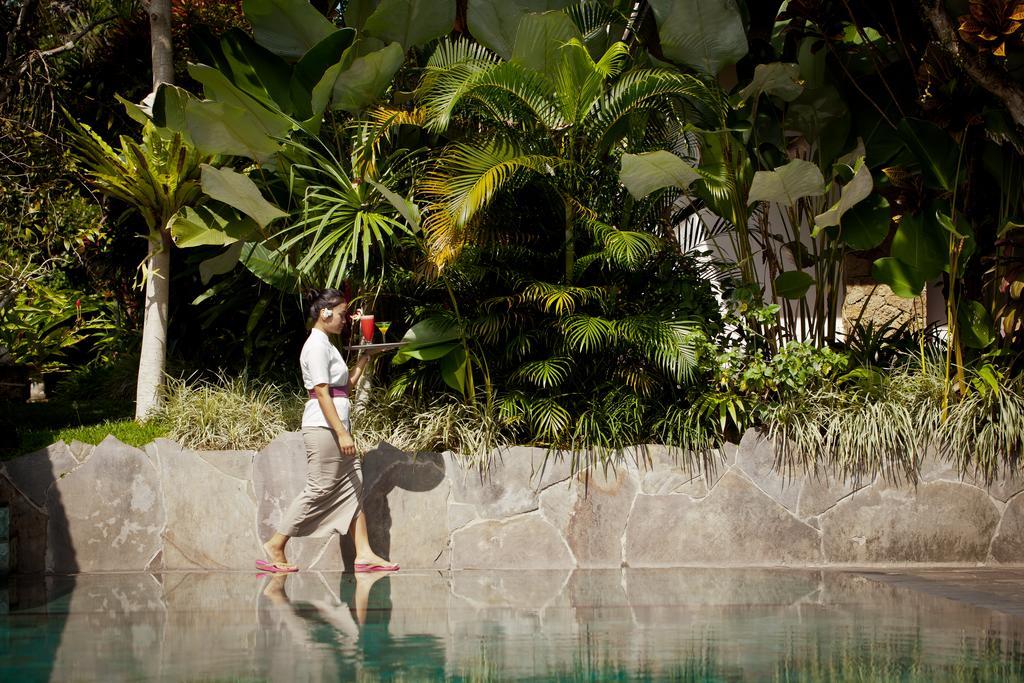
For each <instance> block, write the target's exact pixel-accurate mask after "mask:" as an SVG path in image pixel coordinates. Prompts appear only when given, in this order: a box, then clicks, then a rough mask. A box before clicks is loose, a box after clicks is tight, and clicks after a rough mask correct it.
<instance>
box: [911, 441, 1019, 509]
mask: <svg viewBox="0 0 1024 683" xmlns="http://www.w3.org/2000/svg"><path fill="white" fill-rule="evenodd" d="M921 480H922V481H955V482H963V483H966V484H971V485H972V486H977V487H978V488H980V489H984V490H985V491H986V492H987V493H988V494H989V495H990V496H992V497H993V498H995V499H996V500H998V501H1000V502H1002V503H1005V502H1007V501H1008V500H1010V498H1013V497H1014V496H1015V495H1017V494H1018V493H1020V492H1021V491H1024V476H1021V475H1020V474H1019V473H1014V474H1006V473H1003V475H1002V476H1000V477H998V478H996V479H995V480H994V481H991V482H987V481H985V479H984V477H982V476H979V475H978V474H976V473H975V472H973V471H970V470H968V471H967V472H963V473H961V472H959V471H958V470H957V468H956V465H955V464H954V463H953V462H952V461H950V460H948V459H944V458H939V457H938V456H936V455H934V454H932V453H929V454H927V455H926V456H925V457H924V459H923V460H922V463H921Z"/></svg>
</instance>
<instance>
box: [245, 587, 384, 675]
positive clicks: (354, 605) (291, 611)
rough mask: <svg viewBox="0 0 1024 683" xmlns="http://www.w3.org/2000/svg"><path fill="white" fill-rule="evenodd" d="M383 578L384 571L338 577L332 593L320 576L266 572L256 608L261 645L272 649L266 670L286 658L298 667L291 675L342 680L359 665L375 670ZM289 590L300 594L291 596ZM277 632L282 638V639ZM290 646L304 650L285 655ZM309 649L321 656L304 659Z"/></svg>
mask: <svg viewBox="0 0 1024 683" xmlns="http://www.w3.org/2000/svg"><path fill="white" fill-rule="evenodd" d="M388 581H389V577H388V575H386V574H378V573H367V574H355V575H343V576H342V579H341V587H340V591H339V593H338V596H337V597H336V596H335V594H334V592H333V591H332V590H331V589H330V587H329V586H328V584H327V582H326V581H325V580H324V577H323V576H322V575H320V574H315V573H312V572H307V573H305V575H304V576H301V577H300V576H298V575H294V574H272V575H270V576H269V577H268V578H267V582H266V584H265V586H264V587H263V592H262V595H261V603H262V604H261V607H262V608H263V609H261V610H260V611H261V622H262V625H263V627H264V628H263V629H262V630H263V632H264V637H265V645H266V646H268V647H269V649H270V650H272V652H265V654H266V655H268V656H269V657H268V659H269V662H268V664H269V666H270V668H271V669H272V670H275V671H276V670H277V669H278V668H279V667H281V666H288V664H285V663H286V662H290V665H291V666H292V667H297V668H298V670H295V669H293V670H292V672H291V673H292V674H298V673H300V672H304V673H305V674H306V675H308V676H309V677H311V678H312V679H314V680H317V679H320V678H323V679H324V680H328V679H333V678H337V677H338V676H341V677H343V678H347V677H349V676H350V675H354V674H355V673H356V671H357V670H359V669H363V670H365V669H366V668H367V667H368V666H369V667H370V668H376V666H377V663H375V662H373V660H375V659H377V657H379V656H380V654H381V652H382V649H385V650H386V649H387V645H388V642H389V641H390V636H389V634H388V622H389V621H390V612H391V597H390V593H391V591H390V586H389V583H388ZM289 589H291V590H292V592H293V593H294V594H295V595H296V596H301V597H300V598H299V599H293V598H292V597H290V596H289V595H288V591H289ZM339 598H340V599H339ZM282 632H286V633H287V636H285V637H283V638H282V637H281V635H282ZM296 646H297V647H296ZM295 649H298V650H300V651H303V652H305V653H306V654H305V655H301V656H298V657H292V656H289V655H290V654H291V653H292V652H293V651H294V650H295ZM310 651H319V652H320V654H322V655H323V657H315V656H314V657H310V656H309V652H310ZM279 673H282V674H283V673H284V672H283V671H282V672H279ZM301 677H302V676H300V678H301Z"/></svg>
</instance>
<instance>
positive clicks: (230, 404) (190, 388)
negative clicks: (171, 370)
mask: <svg viewBox="0 0 1024 683" xmlns="http://www.w3.org/2000/svg"><path fill="white" fill-rule="evenodd" d="M302 405H303V401H302V399H301V398H299V397H297V396H294V395H290V394H288V393H287V392H285V391H284V390H283V389H282V388H280V387H279V386H278V385H275V384H270V383H263V382H260V381H256V380H251V379H250V378H249V377H247V376H246V375H245V374H243V375H240V376H238V377H234V378H228V377H225V376H224V375H217V376H216V377H215V379H213V380H190V379H174V378H168V380H167V385H166V388H165V392H164V404H163V406H162V407H161V409H160V410H159V412H158V413H157V414H156V415H155V418H156V419H158V420H160V421H162V422H164V423H166V424H167V426H168V433H169V436H170V438H172V439H174V440H175V441H177V442H178V443H179V444H180V445H181V446H182V447H184V448H190V449H195V450H224V449H240V450H258V449H260V448H263V447H264V446H266V445H267V444H268V443H270V441H271V440H273V439H274V437H276V436H277V435H279V434H280V433H281V432H284V431H288V430H292V429H297V428H298V426H299V423H300V418H301V415H302Z"/></svg>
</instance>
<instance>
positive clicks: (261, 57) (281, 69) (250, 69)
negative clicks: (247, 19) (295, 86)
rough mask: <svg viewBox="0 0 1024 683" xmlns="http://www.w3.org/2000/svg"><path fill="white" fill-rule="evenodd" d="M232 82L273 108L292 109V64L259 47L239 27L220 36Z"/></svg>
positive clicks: (221, 47) (290, 110)
mask: <svg viewBox="0 0 1024 683" xmlns="http://www.w3.org/2000/svg"><path fill="white" fill-rule="evenodd" d="M220 50H221V53H222V54H223V57H224V64H225V67H226V69H227V73H228V74H230V77H231V82H232V83H233V84H234V85H235V86H236V87H238V88H239V89H240V90H243V91H245V92H246V93H248V94H249V95H252V96H253V97H255V98H256V99H258V100H260V101H261V102H264V103H266V104H267V105H268V106H270V107H272V108H277V109H279V110H281V111H283V112H285V113H291V112H292V98H291V87H290V86H291V79H292V67H291V65H290V64H288V63H287V62H286V61H284V60H283V59H281V58H280V57H278V56H277V55H275V54H274V53H273V52H271V51H270V50H267V49H266V48H264V47H262V46H261V45H259V44H258V43H256V42H255V41H254V40H253V39H252V38H250V37H249V35H248V34H246V33H245V32H244V31H242V30H241V29H232V30H230V31H228V32H227V33H226V34H224V36H223V37H222V38H221V39H220Z"/></svg>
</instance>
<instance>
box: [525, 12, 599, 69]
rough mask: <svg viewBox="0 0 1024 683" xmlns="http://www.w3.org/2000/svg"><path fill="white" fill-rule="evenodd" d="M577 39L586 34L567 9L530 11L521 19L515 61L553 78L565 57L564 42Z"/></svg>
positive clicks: (579, 39)
mask: <svg viewBox="0 0 1024 683" xmlns="http://www.w3.org/2000/svg"><path fill="white" fill-rule="evenodd" d="M574 39H575V40H577V41H582V40H583V36H582V35H580V32H579V29H577V28H576V24H574V23H572V19H570V18H569V16H568V15H567V14H565V12H544V13H543V14H527V15H526V16H524V17H523V18H522V20H521V21H520V22H519V30H518V31H517V32H516V39H515V43H514V45H513V47H512V61H513V62H517V63H519V64H522V65H523V66H525V67H526V68H527V69H530V70H531V71H536V72H537V73H539V74H543V75H546V76H548V77H551V78H553V77H554V75H555V73H556V71H557V70H558V65H559V64H560V62H561V61H562V59H563V57H562V56H561V54H560V53H561V48H562V46H563V45H565V44H566V43H568V42H569V41H570V40H574Z"/></svg>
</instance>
